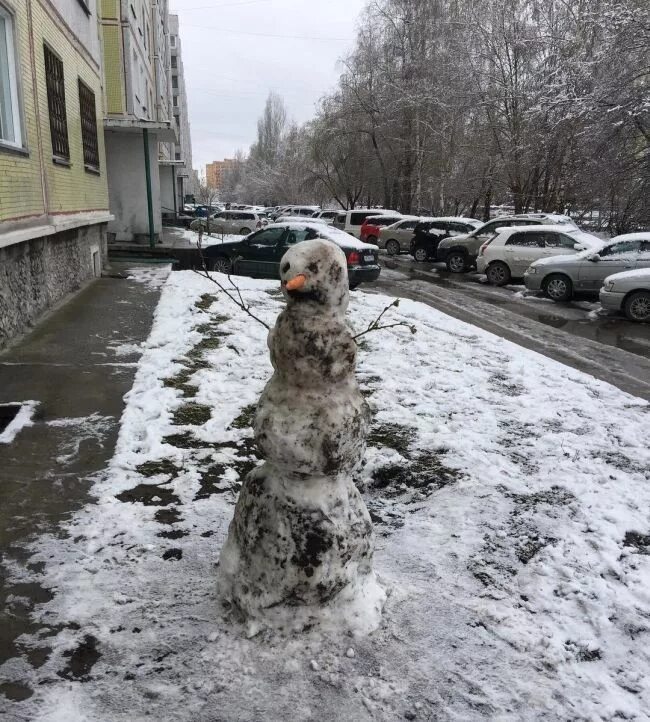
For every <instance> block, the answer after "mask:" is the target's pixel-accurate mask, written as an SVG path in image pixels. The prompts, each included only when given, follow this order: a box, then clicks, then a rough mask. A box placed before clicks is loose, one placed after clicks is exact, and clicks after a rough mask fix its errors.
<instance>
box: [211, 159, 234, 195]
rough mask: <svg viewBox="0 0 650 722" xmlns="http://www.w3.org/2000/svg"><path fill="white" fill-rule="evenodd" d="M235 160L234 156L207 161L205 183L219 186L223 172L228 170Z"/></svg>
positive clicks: (212, 186) (217, 187) (221, 182)
mask: <svg viewBox="0 0 650 722" xmlns="http://www.w3.org/2000/svg"><path fill="white" fill-rule="evenodd" d="M236 162H237V161H236V160H235V159H234V158H225V159H224V160H215V161H213V162H212V163H207V164H206V166H205V182H206V184H207V185H208V186H209V187H210V188H216V189H219V188H221V186H222V184H223V176H224V173H226V171H228V170H230V169H231V168H232V167H233V166H234V165H235V163H236Z"/></svg>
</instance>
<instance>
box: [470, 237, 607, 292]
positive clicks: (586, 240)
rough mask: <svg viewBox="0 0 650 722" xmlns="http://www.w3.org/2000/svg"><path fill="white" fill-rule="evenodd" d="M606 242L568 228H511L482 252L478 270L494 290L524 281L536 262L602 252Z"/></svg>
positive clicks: (494, 239)
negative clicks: (514, 281)
mask: <svg viewBox="0 0 650 722" xmlns="http://www.w3.org/2000/svg"><path fill="white" fill-rule="evenodd" d="M602 246H603V241H602V240H601V239H600V238H597V237H596V236H592V235H591V234H590V233H585V232H584V231H581V230H580V229H578V228H573V227H572V226H567V225H537V226H511V227H510V228H498V229H497V230H496V231H495V233H494V235H493V236H492V238H490V239H488V240H486V241H485V243H484V244H483V245H482V246H481V248H480V250H479V255H478V259H477V261H476V267H477V269H478V272H479V273H485V275H486V276H487V278H488V281H489V282H490V283H491V284H492V285H494V286H504V285H505V284H506V283H509V282H510V280H511V279H512V278H523V277H524V273H525V272H526V269H528V268H529V267H530V265H531V264H532V263H534V262H535V261H539V260H540V259H542V258H549V257H551V256H563V255H570V254H575V253H578V252H579V251H586V250H587V249H590V248H592V249H594V250H598V249H599V248H602Z"/></svg>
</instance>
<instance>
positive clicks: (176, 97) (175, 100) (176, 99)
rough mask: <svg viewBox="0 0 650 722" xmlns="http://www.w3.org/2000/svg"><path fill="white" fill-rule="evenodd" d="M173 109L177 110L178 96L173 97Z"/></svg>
mask: <svg viewBox="0 0 650 722" xmlns="http://www.w3.org/2000/svg"><path fill="white" fill-rule="evenodd" d="M174 108H178V95H175V96H174Z"/></svg>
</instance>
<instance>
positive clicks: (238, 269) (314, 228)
mask: <svg viewBox="0 0 650 722" xmlns="http://www.w3.org/2000/svg"><path fill="white" fill-rule="evenodd" d="M313 238H324V239H326V240H329V241H332V242H333V243H336V245H338V246H340V247H341V248H342V249H343V251H344V253H345V256H346V258H347V261H348V278H349V282H350V288H356V287H357V286H358V285H359V284H360V283H363V282H365V281H374V280H376V279H377V278H379V273H380V271H381V268H380V266H379V263H378V261H377V256H378V253H379V251H378V250H377V247H376V246H371V245H370V244H368V243H361V241H358V240H357V239H356V238H354V237H353V236H350V235H349V234H348V233H344V232H343V231H340V230H338V229H336V228H332V226H328V225H327V224H326V223H310V222H304V221H303V222H296V223H273V224H271V225H269V226H267V227H266V228H264V229H263V230H260V231H256V232H255V233H251V234H250V235H249V236H247V237H246V238H244V239H243V240H241V241H234V242H230V243H216V244H215V245H212V246H208V247H207V248H205V249H204V251H203V257H204V259H205V261H206V264H207V267H208V269H209V270H211V271H218V272H219V273H229V274H237V275H243V276H252V277H253V278H279V277H280V260H281V258H282V256H283V255H284V254H285V252H286V250H287V248H289V246H292V245H293V244H294V243H300V242H301V241H306V240H310V239H313Z"/></svg>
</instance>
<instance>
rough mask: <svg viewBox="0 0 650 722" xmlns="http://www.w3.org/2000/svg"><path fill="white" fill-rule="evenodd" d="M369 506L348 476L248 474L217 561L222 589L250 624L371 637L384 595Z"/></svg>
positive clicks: (266, 470) (265, 468)
mask: <svg viewBox="0 0 650 722" xmlns="http://www.w3.org/2000/svg"><path fill="white" fill-rule="evenodd" d="M372 553H373V533H372V523H371V521H370V516H369V514H368V510H367V509H366V506H365V504H364V503H363V500H362V499H361V496H360V494H359V491H358V490H357V488H356V486H355V485H354V483H353V482H352V480H351V479H350V477H349V476H348V475H347V474H339V475H337V476H319V477H312V476H309V477H304V476H300V475H290V474H288V473H287V472H286V471H285V470H281V469H280V468H278V467H276V466H274V465H273V464H271V463H269V462H267V463H265V464H263V465H262V466H260V467H258V468H256V469H254V470H253V471H251V472H250V474H249V475H248V476H247V477H246V480H245V481H244V485H243V487H242V490H241V492H240V495H239V499H238V501H237V506H236V508H235V514H234V517H233V520H232V523H231V525H230V529H229V531H228V539H227V541H226V544H225V546H224V548H223V550H222V553H221V557H220V561H219V594H220V596H221V598H222V600H223V601H224V603H225V604H226V606H229V607H230V608H232V609H233V611H235V612H236V613H237V614H238V616H239V617H240V618H241V619H242V621H244V623H245V624H246V625H247V633H248V636H253V635H254V634H257V633H258V632H259V631H261V630H262V629H267V628H271V629H275V630H278V631H282V632H300V631H306V630H308V629H313V628H318V629H320V630H324V631H343V632H350V633H352V634H355V635H357V634H367V633H369V632H371V631H372V630H374V629H376V628H377V626H378V625H379V622H380V620H381V612H382V607H383V604H384V602H385V599H386V594H385V592H384V590H383V588H382V587H381V585H380V584H379V582H378V581H377V579H376V577H375V574H374V572H373V571H372Z"/></svg>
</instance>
